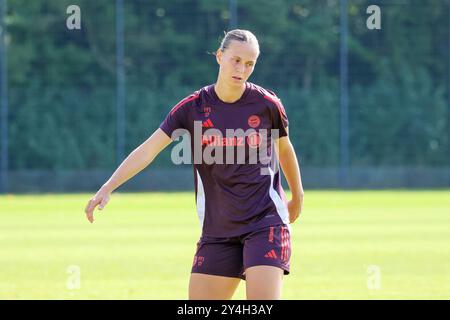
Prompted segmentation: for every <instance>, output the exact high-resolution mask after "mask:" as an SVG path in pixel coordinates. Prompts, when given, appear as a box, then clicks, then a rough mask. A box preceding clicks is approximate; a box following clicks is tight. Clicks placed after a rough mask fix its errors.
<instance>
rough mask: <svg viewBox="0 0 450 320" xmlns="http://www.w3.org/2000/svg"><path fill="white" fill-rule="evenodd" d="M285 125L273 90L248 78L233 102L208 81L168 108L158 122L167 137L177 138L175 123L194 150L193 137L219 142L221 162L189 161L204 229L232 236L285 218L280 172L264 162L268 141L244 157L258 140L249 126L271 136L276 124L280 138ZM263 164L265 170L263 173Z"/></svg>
mask: <svg viewBox="0 0 450 320" xmlns="http://www.w3.org/2000/svg"><path fill="white" fill-rule="evenodd" d="M194 123H196V126H197V127H196V128H197V129H196V130H197V131H195V129H194ZM199 124H201V127H200V126H199ZM287 126H288V119H287V116H286V112H285V110H284V108H283V105H282V104H281V102H280V100H279V99H278V98H277V97H276V95H275V94H274V93H273V92H271V91H268V90H266V89H264V88H262V87H260V86H257V85H255V84H253V83H249V82H247V83H246V89H245V91H244V93H243V95H242V96H241V98H240V99H239V100H238V101H236V102H234V103H225V102H223V101H221V100H220V99H219V98H218V96H217V95H216V92H215V90H214V85H209V86H206V87H204V88H202V89H200V90H198V91H196V92H194V93H193V94H192V95H190V96H188V97H186V98H185V99H183V100H181V101H180V102H179V103H178V104H177V105H176V106H174V107H173V108H172V110H171V111H170V113H169V114H168V115H167V117H166V118H165V119H164V121H163V122H162V123H161V125H160V128H161V130H163V131H164V132H165V133H166V134H167V135H168V136H169V137H171V138H172V139H175V138H176V137H173V136H172V133H174V131H175V130H176V129H184V130H187V132H189V134H190V137H191V150H192V153H193V154H194V149H195V143H197V146H199V145H201V150H205V148H206V147H208V146H210V147H211V146H214V147H216V148H222V150H223V154H224V156H223V158H224V161H223V163H212V164H208V163H207V162H205V161H203V160H202V161H201V162H199V163H198V161H195V160H194V161H193V169H194V180H195V196H196V204H197V212H198V216H199V220H200V225H201V227H202V234H203V235H207V236H213V237H232V236H238V235H242V234H244V233H247V232H251V231H253V230H257V229H259V228H262V227H266V226H269V225H271V226H273V225H277V224H282V223H284V224H289V214H288V210H287V207H286V203H285V197H284V192H283V190H282V188H281V181H280V172H279V170H278V168H277V167H274V164H273V161H272V163H270V164H267V159H268V157H272V159H273V157H274V154H273V152H272V148H270V141H269V143H268V148H267V152H266V153H264V152H263V155H262V156H258V157H257V161H256V163H255V161H253V162H250V161H249V155H250V154H251V152H253V153H255V152H256V150H259V149H258V148H259V146H260V144H259V143H260V140H261V137H260V136H258V134H256V137H255V133H254V131H256V132H257V133H258V132H264V131H265V132H267V135H268V138H269V139H270V138H271V134H272V133H271V129H276V130H278V135H279V137H280V138H281V137H284V136H286V135H287V132H286V128H287ZM199 127H200V128H201V129H200V133H201V135H200V136H199V135H198V129H199ZM210 129H214V130H210ZM227 129H234V130H237V129H242V130H243V131H246V130H248V129H251V130H250V131H252V130H253V133H250V134H249V135H248V136H245V137H243V138H242V137H234V138H229V137H228V136H227ZM194 131H195V132H194ZM208 132H212V133H211V134H208ZM195 133H197V136H196V135H195ZM174 136H175V135H174ZM221 136H222V137H223V138H222V137H221ZM195 139H197V141H195ZM238 148H244V149H245V151H246V152H245V160H246V161H245V163H242V162H237V161H236V159H237V154H238V152H239V151H237V149H238ZM217 150H219V149H216V151H217ZM232 151H233V152H234V153H231V152H232ZM213 154H214V153H213ZM227 154H230V155H234V157H232V158H233V159H234V161H232V163H231V164H230V163H229V161H225V158H226V156H227ZM192 158H194V155H193V156H192ZM277 166H278V165H277ZM262 169H263V170H265V172H267V174H262Z"/></svg>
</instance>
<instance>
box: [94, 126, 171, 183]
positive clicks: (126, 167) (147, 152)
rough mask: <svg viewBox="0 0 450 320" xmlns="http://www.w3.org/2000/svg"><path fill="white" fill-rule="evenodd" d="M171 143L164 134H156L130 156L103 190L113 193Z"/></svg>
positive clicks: (158, 132)
mask: <svg viewBox="0 0 450 320" xmlns="http://www.w3.org/2000/svg"><path fill="white" fill-rule="evenodd" d="M170 142H171V140H170V139H169V138H168V137H167V136H164V133H161V132H160V131H157V132H155V133H154V134H153V135H152V136H151V137H150V138H149V139H148V140H147V141H145V142H144V143H143V144H141V145H140V146H139V147H137V148H136V149H135V150H134V151H133V152H131V153H130V154H129V155H128V157H127V158H126V159H125V160H124V161H123V162H122V163H121V165H120V166H119V167H118V168H117V169H116V171H115V172H114V173H113V175H112V176H111V178H109V180H108V181H107V182H106V183H105V184H104V185H103V188H106V189H107V190H108V191H109V192H113V191H114V190H115V189H117V188H118V187H119V186H121V185H122V184H123V183H125V182H126V181H128V180H129V179H131V178H132V177H134V176H135V175H136V174H138V173H139V172H140V171H142V170H143V169H144V168H145V167H147V166H148V165H149V164H150V163H151V162H152V161H153V160H154V159H155V157H156V156H157V155H158V154H159V152H161V150H163V149H164V148H165V147H166V146H167V145H168V144H169V143H170Z"/></svg>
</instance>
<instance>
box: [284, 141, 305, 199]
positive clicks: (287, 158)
mask: <svg viewBox="0 0 450 320" xmlns="http://www.w3.org/2000/svg"><path fill="white" fill-rule="evenodd" d="M279 160H280V165H281V169H282V170H283V173H284V176H285V177H286V181H287V183H288V185H289V189H290V190H291V193H292V200H296V201H297V200H300V198H302V197H303V194H304V191H303V185H302V179H301V175H300V168H299V165H298V161H297V156H296V155H295V151H294V148H293V146H292V144H290V143H289V145H288V147H286V148H285V149H284V150H282V151H281V152H280V155H279Z"/></svg>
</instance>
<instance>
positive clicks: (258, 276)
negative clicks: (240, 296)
mask: <svg viewBox="0 0 450 320" xmlns="http://www.w3.org/2000/svg"><path fill="white" fill-rule="evenodd" d="M283 273H284V271H283V270H282V269H280V268H278V267H273V266H254V267H250V268H248V269H247V270H246V271H245V279H246V291H247V299H248V300H279V299H281V289H282V286H283Z"/></svg>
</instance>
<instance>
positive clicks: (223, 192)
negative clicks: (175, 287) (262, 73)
mask: <svg viewBox="0 0 450 320" xmlns="http://www.w3.org/2000/svg"><path fill="white" fill-rule="evenodd" d="M258 56H259V44H258V41H257V39H256V37H255V36H254V35H253V34H252V33H251V32H250V31H247V30H239V29H236V30H232V31H229V32H228V33H226V35H225V37H224V39H223V40H222V43H221V45H220V48H219V49H218V50H217V52H216V60H217V63H218V64H219V74H218V77H217V82H216V83H215V84H213V85H209V86H206V87H204V88H202V89H200V90H198V91H196V92H194V93H193V94H191V95H190V96H188V97H186V98H185V99H183V100H181V101H180V102H179V103H178V104H177V105H175V106H174V107H173V108H172V110H171V111H170V112H169V114H168V115H167V117H166V118H165V119H164V121H163V122H162V123H161V125H160V127H159V128H158V129H157V130H156V131H155V132H154V133H153V134H152V135H151V136H150V138H148V139H147V140H146V141H145V142H144V143H143V144H141V145H140V146H139V147H138V148H136V149H135V150H134V151H133V152H132V153H131V154H130V155H129V156H128V157H127V158H126V159H125V160H124V161H123V163H122V164H121V165H120V166H119V168H117V170H116V171H115V172H114V174H113V175H112V176H111V178H110V179H109V180H108V181H107V182H106V183H105V184H104V185H103V186H102V187H101V188H100V190H99V191H98V192H97V193H96V194H95V196H94V197H92V198H91V199H90V200H89V202H88V204H87V206H86V209H85V213H86V216H87V218H88V220H89V221H90V222H91V223H92V222H93V221H94V216H93V211H94V209H95V208H96V207H97V206H98V208H99V209H100V210H102V209H103V208H104V207H105V205H106V204H107V203H108V201H109V198H110V195H111V193H112V192H113V191H114V190H115V189H116V188H118V187H119V186H120V185H122V184H123V183H124V182H125V181H127V180H129V179H130V178H131V177H133V176H134V175H136V174H137V173H138V172H140V171H141V170H142V169H144V168H145V167H146V166H148V165H149V164H150V163H151V162H152V161H153V159H154V158H155V157H156V156H157V155H158V154H159V153H160V152H161V151H162V150H163V149H164V148H165V147H167V146H168V145H169V144H170V143H171V142H172V141H173V140H174V139H177V134H176V131H177V129H183V130H185V131H187V132H188V133H189V134H190V135H191V146H192V150H193V154H194V156H193V157H194V158H196V157H197V155H195V152H198V148H197V149H196V146H201V148H200V153H201V155H204V154H203V153H202V152H203V151H205V150H206V149H207V148H211V147H212V148H215V151H214V152H213V153H214V155H215V156H216V155H218V154H220V151H221V150H222V151H223V152H224V153H225V154H230V155H231V156H230V157H227V160H230V159H231V160H234V162H233V161H231V162H230V161H227V162H226V163H224V162H220V161H217V162H216V163H210V162H207V161H196V160H194V164H193V169H194V180H195V195H196V200H197V211H198V215H199V220H200V224H201V228H202V235H201V237H200V240H199V241H198V243H197V251H196V253H195V256H194V263H193V267H192V272H191V278H190V283H189V299H222V300H225V299H231V297H232V296H233V294H234V292H235V290H236V288H237V286H238V284H239V282H240V280H241V279H245V280H246V294H247V299H280V298H281V289H282V280H283V275H285V274H288V273H289V262H290V255H291V250H290V248H291V245H290V225H289V224H290V223H293V222H294V221H295V220H296V219H297V218H298V216H299V214H300V212H301V210H302V205H303V195H304V194H303V187H302V183H301V177H300V169H299V166H298V162H297V158H296V155H295V151H294V149H293V147H292V144H291V142H290V140H289V136H288V119H287V116H286V113H285V110H284V108H283V106H282V104H281V102H280V100H279V99H278V98H277V97H276V96H275V94H274V93H273V92H271V91H268V90H265V89H263V88H261V87H260V86H257V85H255V84H252V83H250V82H247V80H248V78H249V77H250V75H251V74H252V72H253V70H254V68H255V64H256V61H257V59H258ZM274 67H276V66H274ZM199 124H201V125H199ZM230 129H233V130H235V131H236V132H237V131H238V130H239V129H242V131H246V132H250V134H249V135H247V136H244V137H239V136H233V137H231V138H230V137H228V135H227V136H226V133H227V131H228V130H230ZM264 129H266V132H268V133H267V134H266V136H264V134H260V133H262V132H263V130H264ZM252 130H253V131H252ZM242 131H240V132H241V133H242ZM208 132H210V134H208ZM267 136H268V137H270V139H272V140H271V141H273V142H274V143H273V145H274V146H275V150H276V152H275V153H273V152H271V147H270V146H271V145H272V144H270V145H269V146H268V151H269V153H270V154H271V155H272V156H273V155H274V154H275V155H276V156H277V157H278V160H279V163H280V164H281V168H282V170H283V172H284V175H285V177H286V180H287V182H288V185H289V187H290V190H291V193H292V199H291V200H290V201H289V202H287V201H286V200H285V197H284V192H283V190H282V188H281V183H280V174H279V172H278V170H276V168H275V169H274V168H272V167H271V165H268V164H267V161H263V160H264V159H265V156H264V155H265V153H263V156H262V157H261V156H260V158H259V160H257V161H253V162H251V161H250V156H249V154H250V153H251V151H254V150H257V149H258V148H259V147H261V146H262V144H261V142H262V140H263V138H264V137H266V138H267ZM222 137H225V138H222ZM238 148H244V150H245V151H247V153H244V160H245V163H242V159H241V161H240V162H239V160H236V157H235V155H236V153H233V152H234V151H237V149H238ZM213 153H210V155H212V154H213ZM205 154H206V153H205ZM238 154H239V152H238ZM241 155H242V154H241ZM265 160H267V159H265ZM264 169H265V172H264Z"/></svg>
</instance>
